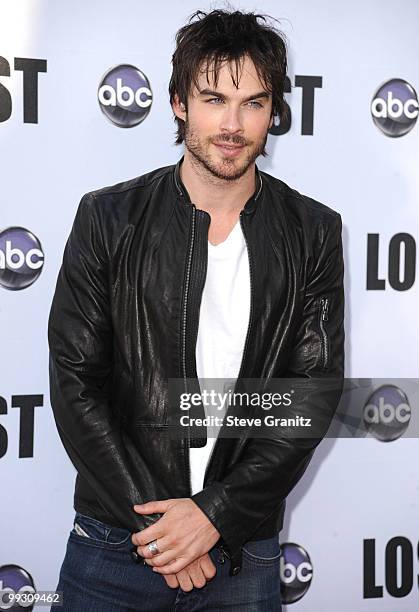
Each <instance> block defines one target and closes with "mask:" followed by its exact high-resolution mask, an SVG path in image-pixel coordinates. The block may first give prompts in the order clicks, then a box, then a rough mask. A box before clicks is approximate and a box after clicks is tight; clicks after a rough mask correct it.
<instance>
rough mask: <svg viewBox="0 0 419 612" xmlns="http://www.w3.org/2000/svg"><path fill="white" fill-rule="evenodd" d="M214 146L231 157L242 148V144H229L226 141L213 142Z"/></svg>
mask: <svg viewBox="0 0 419 612" xmlns="http://www.w3.org/2000/svg"><path fill="white" fill-rule="evenodd" d="M214 144H215V146H216V147H218V148H219V149H220V151H222V152H223V153H224V154H225V155H228V156H231V157H233V156H234V155H238V154H239V153H240V151H241V150H242V149H243V148H244V145H236V144H229V143H226V142H214Z"/></svg>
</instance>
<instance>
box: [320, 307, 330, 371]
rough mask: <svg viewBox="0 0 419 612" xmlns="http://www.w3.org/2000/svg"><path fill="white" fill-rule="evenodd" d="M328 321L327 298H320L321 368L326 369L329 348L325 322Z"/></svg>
mask: <svg viewBox="0 0 419 612" xmlns="http://www.w3.org/2000/svg"><path fill="white" fill-rule="evenodd" d="M328 320H329V298H327V297H322V298H321V301H320V331H321V334H322V349H323V368H326V366H327V364H328V361H329V346H328V336H327V331H326V327H325V323H324V322H325V321H328Z"/></svg>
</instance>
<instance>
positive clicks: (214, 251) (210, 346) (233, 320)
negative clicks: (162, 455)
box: [189, 220, 250, 495]
mask: <svg viewBox="0 0 419 612" xmlns="http://www.w3.org/2000/svg"><path fill="white" fill-rule="evenodd" d="M249 313H250V278H249V260H248V255H247V247H246V242H245V239H244V236H243V232H242V229H241V225H240V220H238V221H237V223H236V225H235V226H234V228H233V229H232V230H231V232H230V234H229V235H228V236H227V238H226V240H224V242H221V243H220V244H217V245H215V246H214V245H213V244H211V243H210V242H209V241H208V267H207V275H206V279H205V286H204V290H203V294H202V301H201V307H200V312H199V326H198V337H197V343H196V368H197V375H198V379H206V378H228V379H236V378H237V376H238V374H239V370H240V364H241V360H242V355H243V349H244V343H245V339H246V334H247V328H248V324H249ZM217 387H218V386H217ZM201 391H202V385H201ZM217 391H220V392H223V386H222V385H221V388H220V389H218V388H217ZM213 413H214V411H212V414H213ZM214 444H215V438H207V444H206V446H204V447H202V448H191V449H190V455H189V457H190V466H191V483H192V495H194V494H195V493H197V492H199V491H202V488H203V481H204V474H205V469H206V466H207V462H208V460H209V458H210V455H211V452H212V449H213V447H214Z"/></svg>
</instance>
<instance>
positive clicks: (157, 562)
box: [137, 548, 179, 567]
mask: <svg viewBox="0 0 419 612" xmlns="http://www.w3.org/2000/svg"><path fill="white" fill-rule="evenodd" d="M137 550H138V549H137ZM141 550H143V549H141ZM138 552H139V551H138ZM139 554H140V553H139ZM176 557H179V551H178V552H176V549H175V548H172V549H170V550H166V552H164V553H162V554H161V555H154V556H151V557H148V558H146V561H147V564H148V565H151V566H152V567H164V566H167V565H168V564H169V563H171V562H172V561H174V560H175V559H176Z"/></svg>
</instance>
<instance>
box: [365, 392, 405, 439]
mask: <svg viewBox="0 0 419 612" xmlns="http://www.w3.org/2000/svg"><path fill="white" fill-rule="evenodd" d="M410 416H411V408H410V405H409V400H408V398H407V396H406V394H405V393H404V392H403V391H402V390H401V389H399V387H396V386H395V385H383V386H382V387H380V388H379V389H376V391H374V392H373V393H372V394H371V395H370V397H369V398H368V400H367V402H366V404H365V406H364V413H363V417H364V425H365V428H366V429H367V430H368V431H369V432H370V433H371V434H372V435H373V436H374V437H375V438H377V439H378V440H381V441H382V442H391V441H393V440H397V438H400V436H401V435H402V434H403V433H404V432H405V431H406V429H407V427H408V425H409V422H410Z"/></svg>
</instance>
